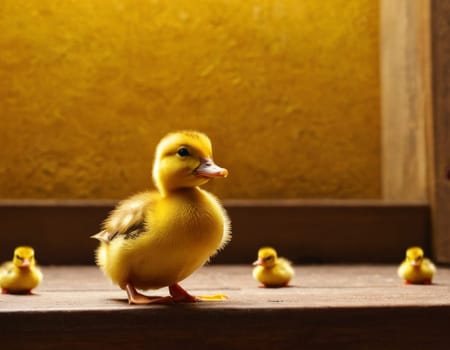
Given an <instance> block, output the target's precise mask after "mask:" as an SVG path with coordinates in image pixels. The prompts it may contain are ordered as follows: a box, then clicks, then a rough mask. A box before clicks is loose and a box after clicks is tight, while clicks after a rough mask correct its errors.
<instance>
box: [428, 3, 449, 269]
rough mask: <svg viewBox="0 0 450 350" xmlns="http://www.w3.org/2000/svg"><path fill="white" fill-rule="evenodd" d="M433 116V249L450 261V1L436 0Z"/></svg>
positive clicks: (437, 254) (433, 52) (433, 38)
mask: <svg viewBox="0 0 450 350" xmlns="http://www.w3.org/2000/svg"><path fill="white" fill-rule="evenodd" d="M431 18H432V21H431V23H432V56H433V118H432V119H430V120H429V121H430V123H429V128H428V131H429V138H428V139H429V142H428V145H429V157H428V158H429V163H428V165H429V173H430V175H429V179H430V202H431V208H432V223H433V224H432V225H433V250H434V252H435V255H436V257H437V259H438V260H439V261H441V262H446V263H450V20H449V19H450V2H448V1H437V0H434V1H432V7H431Z"/></svg>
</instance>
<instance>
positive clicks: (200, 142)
mask: <svg viewBox="0 0 450 350" xmlns="http://www.w3.org/2000/svg"><path fill="white" fill-rule="evenodd" d="M227 175H228V171H227V170H226V169H224V168H221V167H219V166H217V165H216V164H215V163H214V162H213V160H212V147H211V141H210V140H209V138H208V137H207V136H206V135H205V134H202V133H200V132H196V131H180V132H174V133H170V134H168V135H166V136H165V137H164V138H163V139H162V140H161V141H160V143H159V144H158V146H157V148H156V153H155V160H154V164H153V181H154V183H155V185H156V188H157V190H158V191H149V192H143V193H140V194H137V195H134V196H132V197H131V198H129V199H126V200H124V201H122V202H121V203H119V204H118V206H117V207H116V208H115V209H114V210H113V211H112V213H111V214H110V216H109V217H108V218H107V219H106V220H105V222H104V224H103V230H102V231H101V232H99V233H98V234H96V235H94V236H93V237H94V238H97V239H98V240H100V241H101V243H100V246H99V248H98V249H97V252H96V255H97V264H98V265H99V266H100V268H101V269H102V270H103V272H104V273H105V274H106V275H107V276H109V278H110V279H111V280H112V282H113V283H115V284H118V285H119V287H120V288H122V289H123V290H125V291H126V292H127V295H128V302H129V303H130V304H148V303H164V302H172V301H175V302H193V301H198V300H220V299H224V298H225V296H224V295H217V296H209V297H208V296H205V297H195V296H192V295H190V294H189V293H188V292H186V291H185V290H184V289H182V288H181V287H180V286H179V284H178V283H179V282H180V281H182V280H183V279H185V278H186V277H188V276H189V275H191V274H192V273H193V272H194V271H195V270H197V269H198V268H200V267H201V266H202V265H204V264H205V263H206V262H207V261H208V260H209V258H210V257H211V256H213V255H214V254H216V252H217V251H218V250H219V249H221V248H223V247H224V245H225V244H226V243H227V242H228V241H229V240H230V237H231V232H230V221H229V219H228V216H227V214H226V212H225V210H224V208H223V207H222V206H221V204H220V203H219V201H218V200H217V198H216V197H215V196H213V195H212V194H211V193H208V192H207V191H205V190H202V189H200V188H199V186H200V185H203V184H205V183H206V182H208V181H209V180H210V179H211V178H213V177H226V176H227ZM166 286H167V287H169V292H170V295H171V297H148V296H145V295H143V294H140V293H139V292H137V290H136V289H140V290H148V289H158V288H162V287H166Z"/></svg>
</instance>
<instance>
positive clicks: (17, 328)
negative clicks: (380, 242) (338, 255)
mask: <svg viewBox="0 0 450 350" xmlns="http://www.w3.org/2000/svg"><path fill="white" fill-rule="evenodd" d="M295 268H296V273H297V275H296V277H295V279H294V280H293V282H292V286H291V287H289V288H281V289H265V288H258V284H257V283H256V282H255V281H253V279H252V277H251V266H249V265H245V266H242V265H241V266H217V265H216V266H208V267H206V268H203V269H201V270H199V271H197V272H196V273H195V274H194V275H192V276H191V277H189V278H188V279H187V280H185V281H184V282H183V283H182V285H183V286H184V287H185V288H186V289H188V290H189V291H190V292H191V293H194V294H205V293H206V294H208V293H210V294H212V293H218V292H223V293H226V294H227V295H228V296H229V299H228V300H226V301H223V302H202V303H196V304H177V305H168V306H161V305H153V306H130V305H128V304H127V302H126V299H125V293H124V292H123V291H120V290H118V288H116V287H115V286H112V285H110V283H109V281H107V280H106V278H105V277H104V276H103V275H102V274H101V273H100V271H99V270H98V269H97V268H96V267H90V266H88V267H45V268H44V269H43V270H44V274H45V280H44V283H43V284H42V285H41V286H40V287H39V288H38V289H37V290H36V292H35V295H32V296H14V295H0V329H1V332H2V336H1V337H2V349H3V348H5V349H6V348H8V349H25V348H33V349H34V350H39V349H61V344H64V346H65V348H70V349H72V348H73V349H76V348H84V349H95V348H98V347H99V346H107V347H108V349H119V348H123V347H124V346H129V347H132V348H141V347H144V346H147V347H148V346H151V347H152V348H156V349H157V348H164V349H175V348H181V347H184V348H186V347H188V348H193V347H192V346H196V348H198V349H211V348H214V349H263V348H266V349H299V348H308V349H310V348H311V349H326V348H327V349H328V348H329V347H330V346H332V347H333V348H336V347H340V348H346V349H361V348H364V349H381V348H382V349H420V348H422V349H424V348H427V349H444V348H446V346H448V342H449V341H450V333H449V332H448V320H449V319H450V269H448V268H442V267H441V268H439V270H438V274H437V277H436V279H435V284H434V285H431V286H412V285H407V286H405V285H403V284H402V283H401V281H400V280H399V279H398V277H397V276H396V268H397V267H396V266H394V265H391V266H387V265H381V266H368V265H354V266H345V265H334V266H333V265H317V266H298V265H297V266H296V267H295ZM149 294H155V295H166V294H167V289H166V288H164V289H161V290H158V291H156V292H152V293H149Z"/></svg>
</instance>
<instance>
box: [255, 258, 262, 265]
mask: <svg viewBox="0 0 450 350" xmlns="http://www.w3.org/2000/svg"><path fill="white" fill-rule="evenodd" d="M263 265H264V261H263V260H262V259H258V260H256V261H254V262H253V266H263Z"/></svg>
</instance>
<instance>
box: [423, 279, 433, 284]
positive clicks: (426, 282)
mask: <svg viewBox="0 0 450 350" xmlns="http://www.w3.org/2000/svg"><path fill="white" fill-rule="evenodd" d="M423 284H428V285H429V284H433V283H432V282H431V280H424V281H423Z"/></svg>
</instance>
